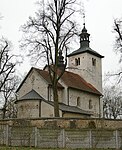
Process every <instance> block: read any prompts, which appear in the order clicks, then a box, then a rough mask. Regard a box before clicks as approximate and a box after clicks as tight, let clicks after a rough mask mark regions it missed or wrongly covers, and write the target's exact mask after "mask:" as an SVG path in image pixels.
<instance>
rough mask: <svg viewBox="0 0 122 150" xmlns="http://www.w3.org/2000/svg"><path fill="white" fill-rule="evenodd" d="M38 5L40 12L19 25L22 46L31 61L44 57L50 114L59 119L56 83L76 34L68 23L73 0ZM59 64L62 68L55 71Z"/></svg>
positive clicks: (52, 1) (74, 26) (72, 24)
mask: <svg viewBox="0 0 122 150" xmlns="http://www.w3.org/2000/svg"><path fill="white" fill-rule="evenodd" d="M38 4H39V6H40V9H39V10H38V11H37V12H36V16H35V17H33V18H32V17H29V21H28V22H27V23H26V24H25V25H24V26H23V32H25V33H26V34H24V36H25V38H24V43H22V47H24V48H25V47H26V48H27V49H28V50H29V51H28V52H29V56H31V58H32V59H33V61H35V62H38V61H40V60H42V56H43V57H45V58H46V61H47V65H48V71H49V76H50V80H51V83H52V89H53V98H54V115H55V117H59V105H58V90H57V84H58V80H59V79H60V78H61V76H62V75H63V73H64V71H65V68H66V65H67V51H68V49H69V44H70V42H71V39H72V38H73V37H74V35H76V32H77V30H76V22H75V21H73V20H72V17H73V15H74V14H75V12H76V8H74V6H75V4H76V0H51V1H48V2H47V3H45V4H44V1H41V2H39V3H38ZM77 6H78V5H77ZM62 54H63V55H64V56H62ZM63 57H64V58H65V60H64V63H63ZM59 61H61V62H60V63H59ZM59 65H61V66H62V69H61V70H60V71H59V72H58V69H59Z"/></svg>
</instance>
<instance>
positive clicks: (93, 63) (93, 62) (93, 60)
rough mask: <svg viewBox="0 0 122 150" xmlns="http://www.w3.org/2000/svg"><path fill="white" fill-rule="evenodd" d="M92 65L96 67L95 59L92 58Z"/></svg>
mask: <svg viewBox="0 0 122 150" xmlns="http://www.w3.org/2000/svg"><path fill="white" fill-rule="evenodd" d="M92 65H93V66H96V59H95V58H92Z"/></svg>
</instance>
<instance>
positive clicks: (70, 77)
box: [61, 71, 101, 95]
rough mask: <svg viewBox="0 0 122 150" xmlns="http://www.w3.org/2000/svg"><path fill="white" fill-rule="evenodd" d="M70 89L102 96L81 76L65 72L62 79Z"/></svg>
mask: <svg viewBox="0 0 122 150" xmlns="http://www.w3.org/2000/svg"><path fill="white" fill-rule="evenodd" d="M61 79H62V80H63V81H64V82H65V84H66V85H67V86H68V87H71V88H76V89H79V90H82V91H87V92H90V93H94V94H98V95H101V93H100V92H99V91H98V90H97V89H96V88H95V87H94V86H92V85H91V84H89V83H88V82H86V81H85V80H84V79H83V78H82V77H81V76H79V75H78V74H75V73H72V72H69V71H65V73H64V74H63V76H62V78H61Z"/></svg>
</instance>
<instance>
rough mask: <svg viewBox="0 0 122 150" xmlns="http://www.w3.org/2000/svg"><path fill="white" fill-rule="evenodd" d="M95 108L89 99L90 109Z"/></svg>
mask: <svg viewBox="0 0 122 150" xmlns="http://www.w3.org/2000/svg"><path fill="white" fill-rule="evenodd" d="M92 108H93V106H92V100H91V99H90V100H89V109H92Z"/></svg>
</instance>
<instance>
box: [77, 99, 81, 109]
mask: <svg viewBox="0 0 122 150" xmlns="http://www.w3.org/2000/svg"><path fill="white" fill-rule="evenodd" d="M77 106H78V107H80V106H81V103H80V97H78V98H77Z"/></svg>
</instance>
